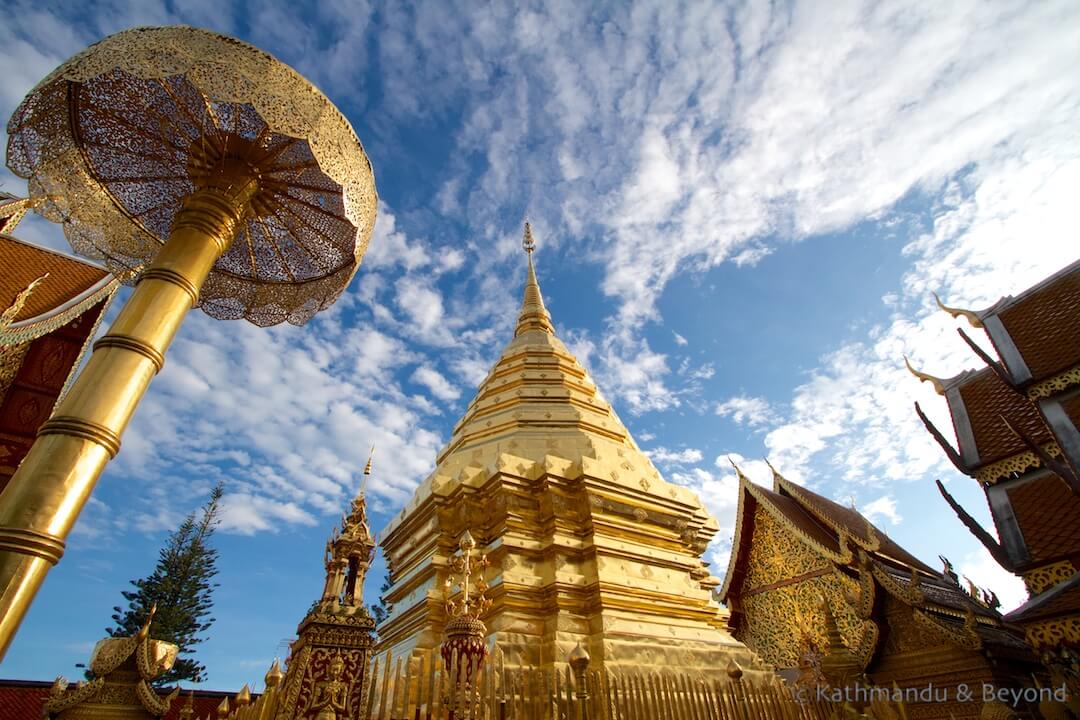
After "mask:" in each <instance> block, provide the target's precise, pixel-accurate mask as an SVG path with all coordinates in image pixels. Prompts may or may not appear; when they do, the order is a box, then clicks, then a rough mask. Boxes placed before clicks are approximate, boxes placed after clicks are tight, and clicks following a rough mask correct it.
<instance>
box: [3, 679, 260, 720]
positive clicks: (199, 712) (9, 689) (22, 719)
mask: <svg viewBox="0 0 1080 720" xmlns="http://www.w3.org/2000/svg"><path fill="white" fill-rule="evenodd" d="M50 687H52V683H51V682H42V681H37V680H0V718H2V720H41V718H42V707H43V706H44V704H45V700H46V698H48V697H49V688H50ZM191 692H192V694H193V695H194V698H193V702H192V705H193V707H194V710H195V714H194V715H193V716H192V717H193V718H196V720H201V719H202V718H216V717H217V707H218V705H220V704H221V701H222V699H224V698H229V703H230V705H231V704H232V702H233V698H234V697H235V696H236V693H227V692H220V691H216V690H193V691H191ZM257 697H258V695H257V694H254V693H253V694H252V696H251V699H252V701H254V700H255V699H256V698H257ZM187 700H188V691H184V692H182V693H180V696H179V697H178V698H176V699H175V700H173V703H172V705H171V706H170V707H169V711H168V712H167V713H165V715H164V716H162V720H179V717H180V710H181V708H183V707H184V705H185V704H186V703H187Z"/></svg>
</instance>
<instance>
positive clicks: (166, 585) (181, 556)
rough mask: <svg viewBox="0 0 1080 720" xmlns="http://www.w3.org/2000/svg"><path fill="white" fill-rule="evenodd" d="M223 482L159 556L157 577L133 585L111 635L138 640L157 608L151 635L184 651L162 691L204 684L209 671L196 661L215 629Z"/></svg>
mask: <svg viewBox="0 0 1080 720" xmlns="http://www.w3.org/2000/svg"><path fill="white" fill-rule="evenodd" d="M222 494H223V486H222V484H221V483H218V485H217V486H216V487H215V488H214V489H213V490H212V491H211V493H210V499H209V500H208V501H207V502H206V504H205V505H203V507H202V511H201V513H200V514H199V515H198V517H197V516H196V514H195V513H192V514H190V515H188V516H187V517H186V518H185V519H184V521H183V522H182V523H181V524H180V527H178V528H177V529H176V530H175V531H173V533H172V534H171V535H170V536H169V539H168V541H167V542H166V543H165V547H163V548H162V549H161V550H160V552H159V553H158V562H157V566H156V567H155V568H154V572H153V573H151V574H150V575H149V576H148V577H145V578H142V579H141V580H132V581H131V584H132V585H133V586H134V587H135V589H134V590H125V591H123V596H124V599H125V600H127V602H128V606H127V609H126V610H124V609H122V608H120V607H114V608H113V611H114V613H113V616H112V619H113V622H114V623H116V627H110V628H109V629H108V630H107V631H106V632H108V633H109V635H111V636H112V637H124V636H129V635H134V634H135V633H137V632H138V631H139V628H140V627H142V625H143V623H144V622H146V618H147V616H148V615H149V613H150V608H151V607H153V606H155V605H156V606H157V613H156V614H155V615H154V621H153V624H152V625H151V629H150V635H151V637H153V638H155V639H158V640H165V641H167V642H171V643H175V644H176V645H177V647H179V649H180V651H179V654H178V656H177V660H176V663H175V664H174V665H173V667H172V669H171V670H169V671H168V672H167V673H165V674H163V675H161V676H160V677H158V678H157V679H156V680H155V681H154V684H155V685H156V686H158V687H162V686H165V685H172V684H175V683H177V682H178V681H180V680H189V681H191V682H202V681H203V680H205V679H206V667H205V666H204V665H203V664H202V663H200V662H199V661H198V660H196V659H194V658H193V657H191V655H192V654H193V652H194V647H195V646H196V645H198V644H199V643H201V642H203V640H205V639H206V638H205V637H200V635H201V634H202V633H204V632H206V631H207V630H209V629H210V626H211V625H212V624H213V623H214V618H212V617H208V615H209V614H210V609H211V608H212V607H213V590H214V588H216V587H217V586H218V584H217V583H215V582H213V578H214V576H215V575H217V573H218V570H217V556H218V551H217V550H216V549H214V548H212V547H210V545H209V540H210V537H211V536H212V535H213V534H214V529H215V528H216V527H217V524H218V522H219V519H220V518H219V514H220V510H221V496H222Z"/></svg>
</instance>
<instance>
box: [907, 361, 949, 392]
mask: <svg viewBox="0 0 1080 720" xmlns="http://www.w3.org/2000/svg"><path fill="white" fill-rule="evenodd" d="M904 365H906V366H907V369H908V372H909V373H911V374H912V375H914V376H915V377H917V378H919V380H920V381H922V382H928V383H930V385H931V386H933V388H934V392H936V393H937V394H938V395H944V394H945V383H943V382H942V381H941V378H936V377H934V376H933V375H928V374H927V373H924V372H919V371H918V370H916V369H915V368H913V367H912V366H911V361H910V360H908V356H907V355H905V356H904Z"/></svg>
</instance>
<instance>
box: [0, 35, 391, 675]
mask: <svg viewBox="0 0 1080 720" xmlns="http://www.w3.org/2000/svg"><path fill="white" fill-rule="evenodd" d="M7 131H8V146H7V165H8V167H9V168H10V169H11V170H12V172H14V173H15V174H16V175H18V176H20V177H23V178H25V179H26V181H27V186H28V189H29V193H28V194H29V196H30V198H31V200H33V201H34V203H35V206H34V209H35V211H36V212H38V213H39V214H41V215H42V216H44V217H45V218H47V219H49V220H52V221H54V222H58V223H62V226H63V230H64V234H65V235H66V236H67V238H68V240H69V242H70V243H71V245H72V247H73V248H74V250H75V251H76V252H78V253H80V254H82V255H86V256H88V257H91V258H96V259H99V260H102V261H104V262H105V264H106V265H107V266H108V267H109V268H110V269H111V270H112V271H113V272H114V273H116V274H117V275H118V277H121V278H122V279H123V280H124V281H125V282H128V283H133V284H134V286H135V288H134V291H133V292H132V294H131V296H130V298H129V300H128V302H127V304H126V305H125V307H124V308H123V310H121V312H120V314H119V315H118V317H117V318H116V320H115V322H114V323H113V325H112V327H111V328H110V329H109V331H108V332H107V333H106V334H105V335H104V336H103V337H102V338H101V339H99V340H98V341H97V342H96V343H95V346H94V353H93V354H92V356H91V357H90V359H89V361H88V362H87V364H86V366H85V368H84V369H83V371H82V372H81V374H80V375H79V377H78V379H77V380H76V381H75V383H74V384H73V385H72V386H71V388H70V390H69V392H68V394H67V395H66V396H65V398H64V400H63V401H62V402H61V403H60V404H59V405H58V406H57V408H56V410H55V411H54V413H53V415H52V416H51V417H50V419H49V420H48V421H46V422H45V423H44V424H43V425H42V426H41V428H40V430H39V433H38V439H37V441H36V442H35V443H34V446H33V447H32V448H31V450H30V452H29V453H28V454H27V455H26V458H25V459H24V460H23V462H22V465H21V466H20V467H19V469H18V471H17V472H16V473H15V475H14V476H13V477H12V478H11V480H10V482H9V483H8V485H7V487H6V488H5V489H4V491H3V495H2V496H0V593H2V594H0V658H2V656H3V652H4V651H5V650H6V648H7V645H8V644H9V642H10V640H11V638H12V636H13V635H14V633H15V630H16V629H17V628H18V626H19V624H20V622H21V620H22V618H23V616H24V615H25V613H26V610H27V608H28V606H29V604H30V602H31V600H32V599H33V597H34V595H35V593H36V592H37V589H38V587H40V585H41V582H42V581H43V580H44V577H45V574H46V573H47V571H48V569H49V567H50V566H51V565H53V564H55V563H56V562H57V561H58V560H59V559H60V557H61V555H62V554H63V552H64V540H65V538H66V536H67V534H68V532H69V531H70V530H71V527H72V526H73V525H74V523H75V520H76V519H77V518H78V516H79V513H80V511H81V510H82V507H83V506H84V505H85V503H86V501H87V499H88V498H89V496H90V493H91V491H92V490H93V488H94V485H95V484H96V482H97V479H98V477H99V476H100V474H101V471H102V469H103V468H104V467H105V464H106V463H107V462H108V461H109V460H110V459H111V458H112V457H114V456H115V455H116V453H117V452H118V451H119V449H120V438H121V436H122V434H123V432H124V430H125V428H126V427H127V424H128V422H129V421H130V419H131V416H132V414H133V412H134V411H135V408H136V407H137V406H138V403H139V401H140V399H141V398H142V396H143V394H144V393H145V392H146V389H147V387H148V386H149V384H150V381H151V380H152V379H153V377H154V375H155V374H156V373H157V372H158V371H159V370H160V369H161V367H162V365H163V363H164V361H165V352H166V351H167V349H168V347H169V344H170V343H171V342H172V339H173V337H174V336H175V334H176V332H177V330H178V329H179V327H180V324H181V322H182V320H183V318H184V316H185V315H186V314H187V311H188V310H189V309H190V308H192V307H199V308H201V309H202V310H203V311H204V312H206V313H207V314H209V315H211V316H212V317H215V318H223V319H234V318H245V319H247V320H249V321H251V322H253V323H255V324H256V325H261V326H266V325H274V324H277V323H281V322H285V321H287V322H290V323H293V324H303V323H304V322H306V321H307V320H308V319H309V318H311V317H312V316H313V315H314V314H315V313H316V312H318V311H319V310H322V309H323V308H326V307H328V306H329V305H330V304H331V303H333V302H334V300H335V299H336V298H337V297H338V295H340V294H341V292H342V291H343V290H344V289H345V287H346V286H347V285H348V283H349V281H350V279H351V278H352V276H353V275H354V274H355V273H356V270H357V268H358V267H359V265H360V260H361V258H362V256H363V254H364V251H365V249H366V248H367V244H368V240H369V238H370V236H371V232H372V228H373V227H374V222H375V211H376V205H377V197H376V193H375V181H374V176H373V173H372V170H371V165H370V163H369V162H368V159H367V156H366V154H365V153H364V150H363V148H362V147H361V145H360V141H359V140H358V139H357V137H356V133H355V132H354V131H353V129H352V127H351V126H350V125H349V122H348V121H347V120H346V119H345V118H344V116H342V114H341V113H340V112H339V111H338V110H337V108H335V107H334V105H333V104H332V103H331V102H330V101H329V100H328V99H327V98H326V96H325V95H323V94H322V93H321V92H319V90H317V89H316V88H315V87H313V86H312V85H311V83H309V82H308V81H307V80H305V79H304V78H303V77H301V76H300V75H299V74H298V73H297V72H296V71H295V70H293V69H292V68H290V67H288V66H287V65H284V64H283V63H281V62H279V61H278V60H276V59H274V58H273V57H271V56H270V55H268V54H267V53H265V52H263V51H261V50H259V49H257V48H255V47H252V46H251V45H248V44H247V43H244V42H240V41H239V40H235V39H233V38H229V37H224V36H222V35H218V34H216V33H212V32H208V31H205V30H198V29H195V28H190V27H163V28H137V29H134V30H127V31H124V32H121V33H118V34H116V35H112V36H110V37H107V38H105V39H104V40H102V41H101V42H99V43H97V44H95V45H92V46H91V47H89V48H87V49H86V50H85V51H83V52H82V53H79V54H78V55H76V56H74V57H72V58H71V59H70V60H68V61H67V62H65V63H64V64H62V65H61V66H60V67H58V68H57V69H56V70H54V71H53V72H52V73H51V74H50V75H49V76H48V77H46V78H45V79H44V80H42V81H41V82H40V83H39V84H38V86H37V87H36V88H34V89H33V90H32V91H31V92H30V94H29V95H27V97H26V99H24V100H23V102H22V103H21V104H20V105H19V107H18V109H17V110H16V111H15V113H14V114H13V115H12V117H11V120H10V122H9V123H8V127H7Z"/></svg>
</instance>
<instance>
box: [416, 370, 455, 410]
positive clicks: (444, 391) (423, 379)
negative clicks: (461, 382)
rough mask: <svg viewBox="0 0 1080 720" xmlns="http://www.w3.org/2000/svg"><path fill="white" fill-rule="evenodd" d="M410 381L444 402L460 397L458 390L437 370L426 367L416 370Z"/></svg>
mask: <svg viewBox="0 0 1080 720" xmlns="http://www.w3.org/2000/svg"><path fill="white" fill-rule="evenodd" d="M411 379H412V381H413V382H415V383H419V384H421V385H423V386H424V387H426V388H427V389H428V390H430V391H431V392H432V394H433V395H435V397H437V398H439V399H440V400H442V401H444V402H450V401H453V400H457V399H458V398H459V397H461V391H460V390H458V389H457V388H456V387H454V386H453V385H452V384H451V383H450V381H449V380H447V379H446V378H445V377H443V376H442V374H440V373H439V371H438V370H436V369H434V368H432V367H428V366H427V365H422V366H420V367H418V368H416V370H415V371H414V372H413V374H412V378H411Z"/></svg>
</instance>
